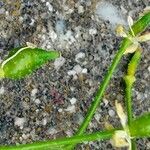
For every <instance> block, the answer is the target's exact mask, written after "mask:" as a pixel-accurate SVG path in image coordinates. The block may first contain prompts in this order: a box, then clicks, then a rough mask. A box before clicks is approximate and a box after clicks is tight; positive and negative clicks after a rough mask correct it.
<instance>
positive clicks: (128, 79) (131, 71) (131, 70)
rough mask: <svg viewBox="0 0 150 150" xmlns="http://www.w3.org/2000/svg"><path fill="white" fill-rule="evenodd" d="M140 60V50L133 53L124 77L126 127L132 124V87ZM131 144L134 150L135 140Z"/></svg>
mask: <svg viewBox="0 0 150 150" xmlns="http://www.w3.org/2000/svg"><path fill="white" fill-rule="evenodd" d="M140 58H141V49H139V48H138V49H137V50H136V52H135V53H134V55H133V57H132V59H131V61H130V63H129V65H128V69H127V75H125V77H124V80H125V84H126V89H125V100H126V101H125V102H126V110H127V116H128V125H129V126H130V125H131V122H132V117H133V114H132V87H133V84H134V82H135V72H136V69H137V66H138V64H139V61H140ZM131 142H132V150H135V149H136V143H135V140H133V139H132V140H131Z"/></svg>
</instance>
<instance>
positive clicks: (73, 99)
mask: <svg viewBox="0 0 150 150" xmlns="http://www.w3.org/2000/svg"><path fill="white" fill-rule="evenodd" d="M76 102H77V99H76V98H75V97H73V98H71V99H70V103H71V105H74V104H75V103H76Z"/></svg>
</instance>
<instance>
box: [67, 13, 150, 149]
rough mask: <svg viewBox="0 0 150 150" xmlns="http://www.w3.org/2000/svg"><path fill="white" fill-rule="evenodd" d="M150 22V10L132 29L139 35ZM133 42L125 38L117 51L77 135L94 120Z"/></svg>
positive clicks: (70, 147) (69, 147) (68, 147)
mask: <svg viewBox="0 0 150 150" xmlns="http://www.w3.org/2000/svg"><path fill="white" fill-rule="evenodd" d="M149 24H150V12H149V13H147V14H145V15H144V16H143V17H142V18H140V19H139V20H138V21H137V22H136V23H135V24H134V25H133V26H132V29H133V31H134V34H135V35H137V34H139V33H141V32H142V31H143V30H145V28H146V27H147V26H148V25H149ZM130 44H131V41H130V40H128V39H127V38H125V39H124V40H123V42H122V44H121V46H120V49H119V51H118V52H117V54H116V56H115V58H114V59H113V62H112V64H111V66H110V68H109V69H108V72H107V74H106V75H105V77H104V80H103V81H102V83H101V84H100V87H99V89H98V91H97V94H96V96H95V98H94V100H93V103H92V105H91V107H90V108H89V110H88V113H87V115H86V117H85V119H84V121H83V123H82V124H81V126H80V128H79V130H78V132H77V134H76V135H82V134H83V133H84V131H85V130H86V128H87V126H88V124H89V122H90V121H91V120H92V117H93V115H94V113H95V111H96V109H97V107H98V105H99V104H100V102H101V99H102V96H103V94H104V92H105V90H106V88H107V85H108V84H109V81H110V79H111V77H112V75H113V73H114V71H115V69H116V67H117V65H118V64H119V62H120V60H121V58H122V56H123V53H124V52H125V50H126V49H127V48H128V46H129V45H130ZM73 147H74V146H73V145H71V146H67V147H66V150H69V149H72V148H73Z"/></svg>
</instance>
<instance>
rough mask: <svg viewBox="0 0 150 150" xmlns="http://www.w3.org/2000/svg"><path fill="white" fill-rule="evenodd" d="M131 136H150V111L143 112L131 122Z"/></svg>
mask: <svg viewBox="0 0 150 150" xmlns="http://www.w3.org/2000/svg"><path fill="white" fill-rule="evenodd" d="M129 130H130V134H131V137H135V138H141V137H150V113H147V114H144V115H142V116H140V117H138V118H137V119H135V120H133V121H132V122H131V125H130V126H129Z"/></svg>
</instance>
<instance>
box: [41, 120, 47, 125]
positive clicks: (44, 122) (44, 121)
mask: <svg viewBox="0 0 150 150" xmlns="http://www.w3.org/2000/svg"><path fill="white" fill-rule="evenodd" d="M46 124H47V119H46V118H44V119H43V120H42V125H43V126H45V125H46Z"/></svg>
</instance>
